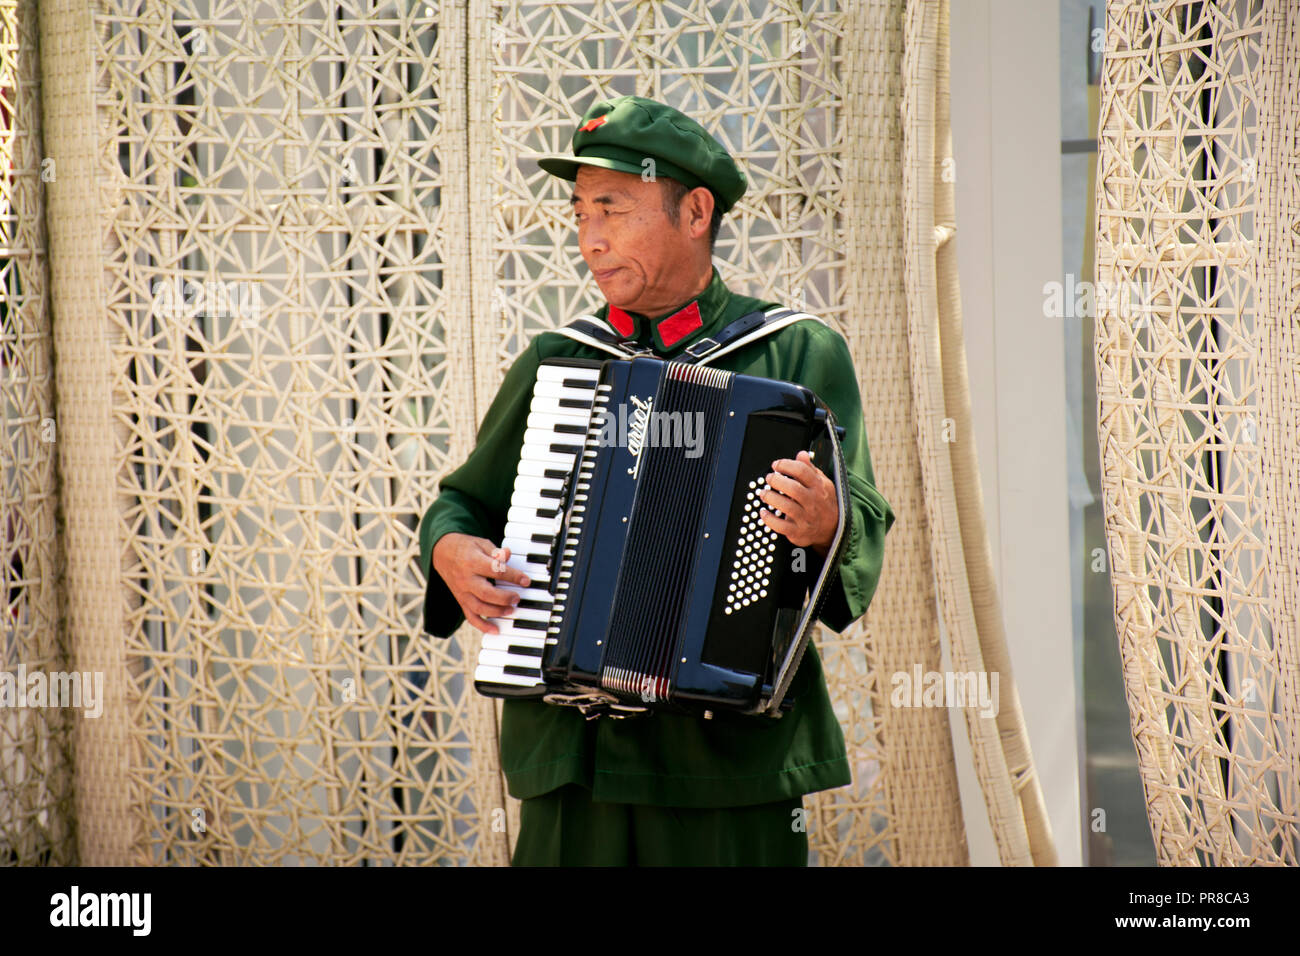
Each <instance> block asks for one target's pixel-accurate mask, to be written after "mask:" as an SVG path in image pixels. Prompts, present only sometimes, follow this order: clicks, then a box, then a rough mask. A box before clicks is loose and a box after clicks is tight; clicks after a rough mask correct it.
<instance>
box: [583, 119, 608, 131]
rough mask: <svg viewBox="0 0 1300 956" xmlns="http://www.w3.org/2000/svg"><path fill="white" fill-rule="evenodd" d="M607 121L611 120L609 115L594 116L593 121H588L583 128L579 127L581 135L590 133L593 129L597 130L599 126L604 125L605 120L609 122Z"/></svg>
mask: <svg viewBox="0 0 1300 956" xmlns="http://www.w3.org/2000/svg"><path fill="white" fill-rule="evenodd" d="M607 119H609V116H608V115H606V116H593V117H592V118H591V119H589V120H587V122H585V123H583V124H582V125H581V126H579V127H578V132H579V133H590V132H591V131H592V130H593V129H595V128H596V127H597V126H600V125H601V124H602V123H604V122H605V120H607Z"/></svg>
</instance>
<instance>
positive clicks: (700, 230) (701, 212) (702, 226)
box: [687, 186, 715, 239]
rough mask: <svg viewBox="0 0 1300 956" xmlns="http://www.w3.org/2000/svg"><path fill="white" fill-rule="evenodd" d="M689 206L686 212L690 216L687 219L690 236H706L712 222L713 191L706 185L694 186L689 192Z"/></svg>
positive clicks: (696, 237)
mask: <svg viewBox="0 0 1300 956" xmlns="http://www.w3.org/2000/svg"><path fill="white" fill-rule="evenodd" d="M688 198H689V199H690V206H689V207H688V212H689V213H690V218H689V219H688V220H687V221H688V222H689V223H690V227H691V238H692V239H698V238H700V237H701V236H704V237H706V238H707V237H708V235H709V229H710V227H711V226H712V224H713V207H714V205H715V202H714V198H713V192H712V190H710V189H709V188H708V187H707V186H696V187H695V188H694V189H692V190H691V191H690V193H689V196H688Z"/></svg>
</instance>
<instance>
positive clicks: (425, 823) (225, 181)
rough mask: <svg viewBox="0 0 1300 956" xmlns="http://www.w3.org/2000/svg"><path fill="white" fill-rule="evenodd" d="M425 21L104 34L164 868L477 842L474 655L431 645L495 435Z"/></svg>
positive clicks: (149, 711) (130, 588)
mask: <svg viewBox="0 0 1300 956" xmlns="http://www.w3.org/2000/svg"><path fill="white" fill-rule="evenodd" d="M426 7H427V5H426V4H424V3H419V4H405V3H399V4H394V3H379V4H373V5H372V4H368V3H367V4H363V5H360V7H357V6H355V5H347V4H345V5H342V6H339V5H337V4H334V3H319V4H304V5H301V6H300V7H299V8H297V9H296V10H295V13H294V16H293V17H292V18H283V17H282V16H281V14H280V12H279V11H280V7H279V5H276V4H257V3H254V4H245V3H229V4H226V3H213V4H211V5H209V4H206V3H201V2H200V3H175V4H170V3H150V4H145V5H143V7H140V6H139V5H135V4H132V5H121V6H120V7H119V6H118V5H116V4H110V5H108V6H107V7H106V9H105V10H104V11H103V15H102V17H101V18H100V20H99V22H98V24H97V27H98V29H97V37H98V39H99V44H100V45H99V48H98V50H97V51H96V55H97V57H99V59H100V61H101V62H102V63H103V64H104V66H105V69H106V72H107V77H106V79H107V89H106V91H105V92H104V93H103V94H101V100H100V107H101V110H103V111H104V113H106V114H107V119H106V126H107V135H108V137H109V138H110V141H111V142H112V143H113V144H114V145H115V147H116V155H110V156H108V157H106V159H107V161H108V162H111V163H113V164H114V165H113V166H112V167H109V168H111V175H112V177H113V180H114V181H115V183H116V188H117V193H116V198H117V201H116V202H115V204H114V205H113V207H112V208H111V210H109V215H110V216H111V223H112V227H111V228H112V232H113V235H114V238H115V240H116V242H117V243H119V246H118V252H117V254H116V255H114V256H113V257H112V258H111V259H110V261H109V277H108V287H107V289H106V298H107V301H109V302H110V303H112V307H111V310H110V313H109V314H110V320H111V322H112V330H111V333H110V335H111V337H112V339H113V362H112V381H113V387H114V393H115V394H114V399H113V400H114V404H115V406H116V408H117V409H118V415H117V422H118V424H119V425H120V426H121V430H122V434H121V437H120V445H119V447H118V452H117V454H118V457H119V460H120V463H121V466H122V467H121V469H120V471H118V473H117V476H116V480H117V485H118V490H119V492H120V494H121V500H122V501H123V502H124V506H123V508H122V510H121V513H120V516H119V522H120V529H121V537H122V540H123V541H124V542H126V543H127V545H128V549H129V550H128V557H127V565H126V568H125V571H124V582H123V584H124V589H125V591H126V593H127V594H129V595H130V606H129V608H128V614H127V619H126V624H125V632H126V635H127V648H128V651H127V657H128V667H129V668H130V670H131V674H132V681H133V687H132V689H131V693H130V695H129V696H130V698H131V699H132V700H138V704H137V705H136V713H137V716H136V717H135V719H134V721H133V723H134V726H133V736H134V738H135V740H134V742H135V744H136V745H137V746H138V748H139V749H138V751H137V756H136V759H135V760H134V761H133V763H132V765H131V767H130V778H131V784H132V791H131V792H132V798H131V806H130V808H129V809H130V812H131V813H132V814H134V815H135V816H136V819H137V826H138V830H137V832H136V833H135V834H134V839H135V841H136V842H135V848H136V850H137V851H138V852H139V853H140V854H141V856H142V857H143V858H145V859H148V860H151V861H156V862H170V861H182V862H191V861H202V862H222V863H240V862H250V861H257V862H274V863H291V862H301V861H307V860H322V861H324V860H328V861H330V862H333V863H339V864H351V863H357V862H360V861H372V862H373V861H394V862H400V863H417V862H431V861H446V860H450V861H455V860H464V859H466V858H467V857H468V855H469V854H470V852H471V848H472V841H471V840H469V839H467V831H468V829H469V827H468V825H467V824H466V823H465V822H464V820H465V817H466V815H467V814H466V809H467V807H469V806H470V803H469V800H470V798H469V796H468V795H469V792H470V790H471V788H472V774H471V767H470V761H469V746H468V740H469V731H468V727H467V725H466V700H465V682H464V680H463V678H462V676H461V666H460V661H461V658H462V654H463V649H462V647H461V645H460V644H459V643H458V642H455V641H453V642H450V643H443V642H432V641H428V640H422V639H419V638H418V636H417V627H418V624H417V622H418V613H419V608H420V606H421V596H422V590H421V579H420V578H419V576H418V575H417V574H416V573H415V568H414V565H413V562H412V555H413V553H414V548H415V543H414V542H415V538H414V528H415V524H416V521H417V520H418V516H419V514H420V512H421V511H422V510H423V508H424V507H425V506H426V505H427V503H428V502H429V500H430V495H431V492H432V490H433V488H434V483H435V480H436V477H437V475H438V474H439V473H440V472H442V471H444V470H445V469H446V468H447V466H448V464H449V463H452V464H454V462H453V461H452V459H451V457H449V455H450V453H451V448H450V436H451V435H452V433H453V431H455V430H457V429H460V430H461V431H462V432H463V431H465V430H467V429H469V428H472V422H473V418H472V397H471V395H470V394H469V392H468V390H467V389H466V388H465V385H466V381H465V380H463V379H462V380H460V381H459V382H458V381H456V380H455V378H454V377H453V376H451V375H449V363H448V359H449V346H448V344H447V335H448V329H447V325H448V321H449V319H450V318H451V317H454V316H456V315H457V313H458V309H457V308H456V306H455V304H454V303H453V302H452V301H449V298H448V296H447V294H446V292H445V290H446V289H447V288H448V285H449V279H448V274H447V267H446V260H447V258H448V256H447V252H446V247H447V242H448V241H449V239H450V238H451V236H449V232H451V233H453V234H454V232H455V228H454V227H449V226H448V224H447V221H446V217H447V207H446V206H445V205H440V204H439V193H440V191H442V190H443V187H444V184H445V182H446V178H447V176H448V168H449V164H448V158H447V156H446V155H445V151H444V145H445V144H446V143H447V142H448V141H449V140H450V141H452V142H454V138H449V137H447V136H446V135H445V125H446V122H447V115H446V114H445V113H444V112H443V110H442V100H443V98H444V97H445V96H446V95H447V86H446V83H445V81H444V78H443V71H442V66H441V61H442V58H443V57H444V56H446V55H447V51H446V49H445V44H444V42H443V40H444V37H445V33H443V32H440V31H439V30H438V29H437V23H438V16H437V14H438V12H439V11H437V10H436V9H432V10H426ZM362 13H364V15H365V18H364V19H360V18H359V14H362ZM456 148H461V149H463V147H460V146H458V147H456ZM109 168H106V169H105V175H106V176H107V175H109V171H108V170H109ZM463 278H464V277H461V280H462V281H463ZM430 673H431V674H432V679H429V675H430Z"/></svg>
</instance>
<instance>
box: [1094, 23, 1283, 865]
mask: <svg viewBox="0 0 1300 956" xmlns="http://www.w3.org/2000/svg"><path fill="white" fill-rule="evenodd" d="M1298 31H1300V20H1298V16H1297V11H1296V9H1295V7H1294V5H1293V4H1289V3H1287V2H1286V0H1263V2H1259V0H1255V2H1244V0H1243V2H1237V0H1226V2H1210V3H1193V2H1165V3H1158V4H1148V3H1135V2H1112V3H1109V4H1108V5H1107V15H1106V56H1105V60H1104V67H1103V72H1102V82H1101V117H1100V130H1099V139H1098V149H1099V165H1098V180H1097V181H1098V187H1097V235H1096V239H1097V279H1098V283H1097V286H1098V289H1099V290H1103V291H1099V294H1098V302H1097V326H1096V347H1097V392H1098V403H1099V406H1100V409H1099V415H1098V429H1099V435H1098V438H1099V441H1100V443H1101V463H1102V491H1103V496H1104V503H1105V520H1106V535H1107V544H1108V547H1109V552H1110V561H1111V581H1112V583H1113V586H1114V590H1115V616H1116V631H1117V633H1118V634H1119V640H1120V650H1121V654H1122V657H1123V664H1124V682H1125V692H1126V695H1127V698H1128V703H1129V710H1130V714H1131V718H1132V729H1133V738H1134V742H1135V744H1136V746H1137V753H1138V759H1139V764H1140V769H1141V773H1142V782H1143V787H1144V789H1145V793H1146V801H1147V810H1148V814H1149V817H1150V820H1151V829H1152V833H1153V835H1154V838H1155V845H1156V852H1157V856H1158V858H1159V860H1160V862H1161V863H1164V864H1171V865H1180V866H1187V865H1198V864H1199V865H1218V866H1225V865H1244V864H1258V863H1272V864H1278V863H1286V864H1290V865H1295V864H1296V862H1297V852H1298V850H1300V817H1298V816H1297V814H1300V670H1298V669H1297V659H1298V652H1300V632H1298V631H1297V624H1296V610H1295V608H1296V600H1297V595H1300V589H1298V587H1297V585H1300V534H1297V529H1296V525H1295V520H1296V515H1297V514H1300V508H1298V507H1297V506H1298V505H1300V500H1297V493H1298V489H1300V449H1298V448H1297V445H1296V436H1297V434H1300V431H1298V430H1297V429H1298V426H1300V419H1298V417H1297V406H1296V401H1295V399H1296V385H1297V370H1298V369H1300V364H1297V352H1296V348H1297V343H1296V339H1295V332H1294V323H1295V319H1296V315H1297V308H1296V305H1297V284H1296V263H1297V249H1296V241H1297V233H1296V231H1295V230H1296V224H1297V223H1300V205H1298V203H1300V193H1298V192H1297V188H1296V186H1297V184H1296V178H1295V177H1296V172H1295V168H1294V167H1295V163H1294V157H1295V153H1296V146H1297V138H1296V117H1297V115H1298V109H1297V108H1298V107H1300V89H1298V84H1297V79H1296V78H1297V75H1298V71H1300V42H1298V41H1297V35H1298Z"/></svg>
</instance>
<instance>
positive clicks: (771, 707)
mask: <svg viewBox="0 0 1300 956" xmlns="http://www.w3.org/2000/svg"><path fill="white" fill-rule="evenodd" d="M819 414H820V410H819ZM824 422H825V425H826V434H827V437H828V438H829V439H830V446H831V456H832V458H833V459H834V461H833V464H834V470H835V496H836V498H837V500H838V501H839V506H840V520H839V523H838V524H837V525H836V527H835V537H834V538H832V539H831V545H830V548H829V549H827V552H826V559H825V560H824V561H823V562H822V569H821V573H820V574H819V575H818V576H817V583H816V584H815V585H813V589H812V592H811V593H810V594H809V596H808V603H807V605H805V606H804V610H803V614H802V615H801V616H800V618H799V622H798V623H797V624H796V625H795V631H794V637H793V639H792V640H791V641H790V645H789V647H788V648H787V649H786V653H785V657H784V658H783V659H782V661H781V663H780V666H779V667H778V669H777V673H776V677H775V679H774V680H773V684H772V697H771V699H770V700H769V701H768V705H767V708H766V710H765V713H768V714H771V715H779V714H780V707H781V701H782V700H783V699H784V698H785V695H786V692H787V691H788V690H789V689H790V681H791V680H793V679H794V675H795V672H796V671H798V669H799V661H800V660H802V659H803V654H804V651H805V650H806V649H807V648H808V641H809V639H810V638H811V637H812V630H813V627H814V626H816V623H817V619H818V618H819V617H820V616H821V613H822V606H823V605H824V604H825V603H826V597H827V595H828V594H829V593H830V589H831V586H832V585H833V584H834V583H835V579H836V577H837V576H838V575H839V567H840V559H841V558H843V557H844V549H845V548H846V547H848V543H849V534H850V531H851V529H852V521H853V514H852V512H851V511H850V510H849V490H848V489H849V476H848V471H847V469H846V467H845V464H844V451H843V449H842V448H841V447H840V439H839V431H840V429H839V426H838V425H836V424H835V415H834V414H833V413H832V412H831V410H830V409H829V408H827V409H826V410H825V419H824Z"/></svg>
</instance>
